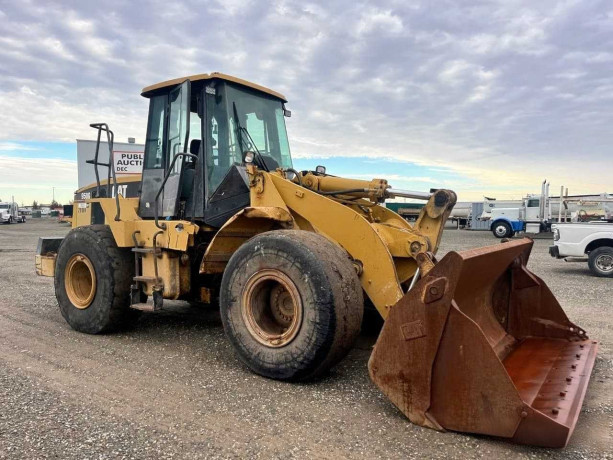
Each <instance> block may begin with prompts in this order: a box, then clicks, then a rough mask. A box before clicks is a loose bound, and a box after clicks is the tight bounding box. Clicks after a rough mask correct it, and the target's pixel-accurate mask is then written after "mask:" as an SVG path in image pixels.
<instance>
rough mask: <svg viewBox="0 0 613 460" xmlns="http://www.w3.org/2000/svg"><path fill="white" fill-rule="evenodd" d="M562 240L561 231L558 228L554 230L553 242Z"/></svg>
mask: <svg viewBox="0 0 613 460" xmlns="http://www.w3.org/2000/svg"><path fill="white" fill-rule="evenodd" d="M559 239H560V230H559V229H557V228H554V229H553V241H558V240H559Z"/></svg>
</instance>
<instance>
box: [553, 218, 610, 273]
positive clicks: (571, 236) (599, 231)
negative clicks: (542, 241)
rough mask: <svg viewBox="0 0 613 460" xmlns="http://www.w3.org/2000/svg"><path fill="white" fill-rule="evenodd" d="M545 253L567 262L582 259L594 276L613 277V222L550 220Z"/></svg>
mask: <svg viewBox="0 0 613 460" xmlns="http://www.w3.org/2000/svg"><path fill="white" fill-rule="evenodd" d="M552 230H553V244H554V245H553V246H550V247H549V254H551V256H552V257H555V258H556V259H565V260H566V261H568V262H575V261H577V262H580V261H586V260H587V263H588V266H589V267H590V270H591V272H592V273H593V274H594V275H596V276H606V277H610V278H613V223H606V222H590V223H585V224H554V225H552Z"/></svg>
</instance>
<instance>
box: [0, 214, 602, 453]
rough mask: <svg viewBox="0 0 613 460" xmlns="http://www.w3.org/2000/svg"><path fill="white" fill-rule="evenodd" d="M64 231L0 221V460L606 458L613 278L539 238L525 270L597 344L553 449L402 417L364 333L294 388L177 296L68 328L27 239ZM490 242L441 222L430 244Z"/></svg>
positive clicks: (207, 313)
mask: <svg viewBox="0 0 613 460" xmlns="http://www.w3.org/2000/svg"><path fill="white" fill-rule="evenodd" d="M67 231H68V228H67V227H66V226H64V225H61V224H57V223H55V222H52V221H49V220H47V221H45V220H31V221H28V222H27V223H26V224H18V225H17V224H14V225H10V226H8V225H5V226H0V407H1V410H0V458H41V457H43V458H44V457H53V458H124V457H125V458H154V457H180V458H193V457H207V458H214V457H224V458H226V457H242V458H244V457H250V458H254V457H263V458H271V457H272V458H276V457H283V458H292V457H296V458H305V457H317V458H343V457H349V458H356V457H364V458H473V457H474V458H481V457H483V458H506V457H508V458H534V457H556V458H613V438H612V433H613V315H612V311H613V305H612V303H613V280H610V279H599V278H595V277H593V276H591V275H590V274H589V272H588V270H587V266H586V264H567V263H565V262H563V261H558V260H554V259H552V258H550V257H549V255H548V254H547V246H548V245H549V244H550V241H549V240H537V241H536V244H535V249H534V251H533V254H532V259H531V262H530V268H531V269H532V270H533V271H534V272H536V273H537V274H538V275H539V276H541V277H542V278H544V279H545V281H546V282H547V283H548V284H549V286H550V288H551V289H552V291H553V292H554V293H555V294H556V295H557V296H558V298H559V300H560V302H561V304H562V306H563V307H564V308H565V310H566V312H567V314H568V315H569V317H570V318H571V320H573V321H575V322H576V323H578V324H579V325H581V326H582V327H583V328H585V329H586V330H587V331H588V333H589V334H590V336H591V337H592V338H596V339H598V340H600V341H601V346H600V352H599V356H598V359H597V361H596V365H595V368H594V373H593V376H592V380H591V382H590V388H589V390H588V393H587V396H586V399H585V402H584V406H583V411H582V414H581V416H580V418H579V422H578V424H577V428H576V430H575V434H574V436H573V437H572V439H571V441H570V445H569V446H568V447H567V448H566V449H564V450H547V449H535V448H528V447H523V446H516V445H511V444H508V443H505V442H501V441H497V440H493V439H490V438H486V437H478V436H465V435H461V434H455V433H439V432H436V431H432V430H428V429H424V428H420V427H417V426H415V425H412V424H411V423H409V422H408V421H407V420H406V419H405V418H404V416H403V415H402V414H401V413H400V412H399V411H397V410H396V409H395V408H394V407H393V406H392V405H391V403H389V402H388V401H387V400H386V399H385V398H384V397H383V396H382V395H381V394H380V393H379V391H378V390H377V388H376V387H375V386H374V385H373V384H372V383H371V382H370V380H369V378H368V374H367V360H368V356H369V353H370V347H371V346H372V344H373V342H374V338H373V337H368V336H362V337H361V338H360V341H359V344H358V346H357V347H356V348H355V349H354V350H353V351H352V352H351V353H350V355H349V356H348V357H347V359H345V360H344V361H343V362H342V363H341V364H340V365H339V366H337V368H335V369H334V371H333V372H332V373H331V374H330V375H328V376H327V377H326V378H324V379H323V380H321V381H319V382H317V383H312V384H304V385H296V384H284V383H279V382H276V381H271V380H266V379H263V378H260V377H258V376H255V375H253V374H251V373H250V372H249V371H248V370H247V369H246V368H245V367H243V366H242V365H241V364H240V363H239V361H238V359H237V358H236V357H235V356H234V354H233V351H232V349H231V347H230V344H229V343H228V341H227V340H226V339H225V336H224V333H223V329H222V327H221V322H220V320H219V316H218V315H217V314H216V312H215V311H214V310H212V309H208V310H203V309H198V308H195V307H189V306H187V305H183V304H176V305H173V306H171V307H168V308H167V309H166V310H165V311H163V312H160V313H156V314H147V315H144V316H143V317H142V319H141V320H140V321H139V323H138V325H137V327H136V328H135V329H133V330H131V331H127V332H124V333H121V334H112V335H102V336H90V335H84V334H79V333H77V332H74V331H72V330H71V329H70V328H69V327H68V325H67V324H66V323H65V321H64V320H63V318H62V317H61V316H60V313H59V311H58V308H57V304H56V301H55V297H54V292H53V281H52V279H50V278H42V277H37V276H36V275H35V273H34V252H35V249H36V242H37V239H38V236H62V235H64V234H65V233H66V232H67ZM495 242H496V241H495V240H494V238H493V237H492V236H491V235H490V234H489V233H483V232H468V231H458V230H446V231H445V235H444V244H443V247H442V251H441V252H445V251H446V250H449V249H467V248H471V247H477V246H483V245H486V244H493V243H495Z"/></svg>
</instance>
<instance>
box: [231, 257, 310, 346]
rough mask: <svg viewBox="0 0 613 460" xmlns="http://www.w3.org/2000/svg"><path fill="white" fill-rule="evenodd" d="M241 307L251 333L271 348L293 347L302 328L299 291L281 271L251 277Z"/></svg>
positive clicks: (273, 270) (262, 272) (263, 272)
mask: <svg viewBox="0 0 613 460" xmlns="http://www.w3.org/2000/svg"><path fill="white" fill-rule="evenodd" d="M241 308H242V314H243V320H244V321H245V324H246V326H247V329H248V330H249V333H250V334H251V336H252V337H253V338H254V339H255V340H257V341H258V342H259V343H261V344H263V345H266V346H267V347H271V348H278V347H283V346H285V345H287V344H289V343H290V342H291V341H292V340H294V338H295V337H296V335H297V334H298V331H299V330H300V326H301V325H302V300H301V299H300V294H299V292H298V289H297V288H296V285H295V284H294V282H293V281H292V280H291V279H289V277H288V276H287V275H285V273H282V272H280V271H279V270H275V269H267V270H261V271H259V272H257V273H255V274H254V275H253V276H252V277H251V278H249V280H248V281H247V284H246V285H245V287H244V289H243V296H242V302H241Z"/></svg>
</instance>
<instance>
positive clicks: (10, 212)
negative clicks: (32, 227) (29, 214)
mask: <svg viewBox="0 0 613 460" xmlns="http://www.w3.org/2000/svg"><path fill="white" fill-rule="evenodd" d="M25 221H26V216H24V215H23V214H20V213H19V205H18V204H17V203H15V202H3V203H0V222H2V223H3V224H12V223H14V222H25Z"/></svg>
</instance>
